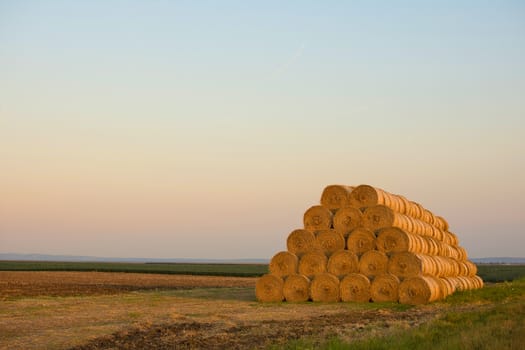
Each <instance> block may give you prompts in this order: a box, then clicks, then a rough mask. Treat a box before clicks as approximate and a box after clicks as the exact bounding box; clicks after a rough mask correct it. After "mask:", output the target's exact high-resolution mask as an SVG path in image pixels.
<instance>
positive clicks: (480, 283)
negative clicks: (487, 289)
mask: <svg viewBox="0 0 525 350" xmlns="http://www.w3.org/2000/svg"><path fill="white" fill-rule="evenodd" d="M472 278H473V279H474V280H475V281H476V288H477V289H479V288H483V279H482V278H481V277H479V276H478V275H476V276H473V277H472Z"/></svg>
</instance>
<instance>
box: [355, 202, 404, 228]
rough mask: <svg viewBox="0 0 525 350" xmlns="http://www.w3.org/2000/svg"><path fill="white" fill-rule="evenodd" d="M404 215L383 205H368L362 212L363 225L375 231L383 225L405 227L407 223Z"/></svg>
mask: <svg viewBox="0 0 525 350" xmlns="http://www.w3.org/2000/svg"><path fill="white" fill-rule="evenodd" d="M406 221H408V220H407V219H405V218H404V215H402V214H399V213H396V212H395V211H393V210H392V209H391V208H389V207H387V206H385V205H375V206H373V207H368V208H366V209H365V212H364V213H363V226H364V227H365V228H367V229H369V230H371V231H376V230H379V229H382V228H384V227H392V226H396V227H400V228H403V229H406V228H407V227H408V226H409V223H408V222H406Z"/></svg>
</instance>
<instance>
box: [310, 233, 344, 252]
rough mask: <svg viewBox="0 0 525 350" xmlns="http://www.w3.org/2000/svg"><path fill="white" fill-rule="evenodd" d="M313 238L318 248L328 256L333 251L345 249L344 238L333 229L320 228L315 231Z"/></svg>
mask: <svg viewBox="0 0 525 350" xmlns="http://www.w3.org/2000/svg"><path fill="white" fill-rule="evenodd" d="M315 239H316V240H317V245H318V246H319V248H320V249H321V250H322V251H323V252H324V253H325V254H326V255H327V256H330V255H332V254H333V253H334V252H336V251H338V250H341V249H345V245H346V242H345V238H344V237H343V235H342V234H340V233H339V232H336V231H335V230H320V231H317V232H316V233H315Z"/></svg>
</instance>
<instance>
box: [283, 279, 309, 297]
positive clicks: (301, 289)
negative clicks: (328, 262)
mask: <svg viewBox="0 0 525 350" xmlns="http://www.w3.org/2000/svg"><path fill="white" fill-rule="evenodd" d="M283 294H284V299H285V300H286V301H290V302H301V301H307V300H308V299H310V279H309V278H308V277H306V276H305V275H300V274H293V275H289V276H288V277H287V278H286V280H285V281H284V286H283Z"/></svg>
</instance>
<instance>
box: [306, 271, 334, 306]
mask: <svg viewBox="0 0 525 350" xmlns="http://www.w3.org/2000/svg"><path fill="white" fill-rule="evenodd" d="M310 296H311V297H312V300H313V301H322V302H336V301H339V298H340V293H339V279H338V278H337V277H336V276H334V275H332V274H331V273H320V274H317V275H315V277H314V278H313V279H312V283H310Z"/></svg>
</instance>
